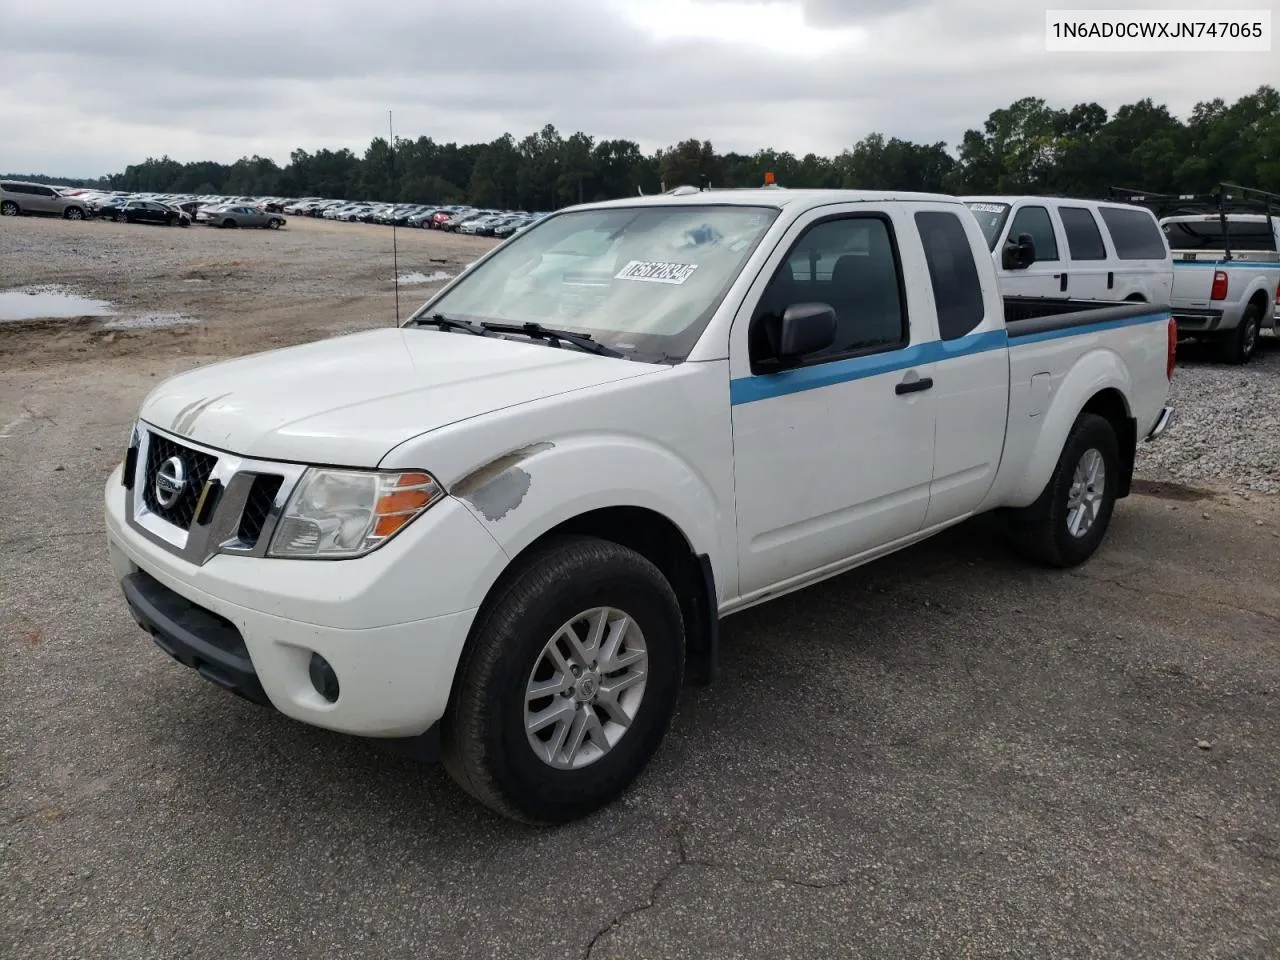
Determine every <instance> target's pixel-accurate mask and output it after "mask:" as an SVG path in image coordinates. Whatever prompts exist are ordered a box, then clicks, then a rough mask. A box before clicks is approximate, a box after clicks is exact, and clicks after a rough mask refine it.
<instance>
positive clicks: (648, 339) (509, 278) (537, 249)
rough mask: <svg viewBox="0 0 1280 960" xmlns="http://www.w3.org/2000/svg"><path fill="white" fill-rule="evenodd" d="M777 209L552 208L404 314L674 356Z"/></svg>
mask: <svg viewBox="0 0 1280 960" xmlns="http://www.w3.org/2000/svg"><path fill="white" fill-rule="evenodd" d="M777 216H778V211H777V210H776V209H772V208H768V207H746V206H737V205H734V206H727V205H726V206H713V205H707V206H684V205H680V206H675V205H669V206H655V207H614V208H611V209H604V210H582V211H577V212H572V213H563V214H558V215H556V216H552V217H549V218H548V219H546V220H543V221H541V222H540V223H538V224H537V225H536V226H531V227H529V228H528V229H527V230H524V231H522V232H520V233H516V234H514V235H513V238H512V239H511V240H510V241H508V242H507V243H506V244H505V245H503V246H502V247H501V248H500V249H499V250H498V251H497V252H496V253H494V254H493V256H491V257H490V258H489V259H487V260H485V261H484V262H483V263H481V264H478V265H477V266H476V267H475V268H474V269H472V270H471V271H469V272H467V273H464V274H463V275H462V277H461V279H460V280H459V281H458V282H457V284H456V285H455V286H454V287H453V288H452V289H450V290H448V291H447V292H445V293H444V294H443V295H442V296H440V297H439V298H438V299H436V300H434V301H432V302H430V303H428V304H427V305H425V306H424V307H423V308H422V309H421V310H419V311H418V312H417V314H415V317H417V316H421V315H434V314H437V313H440V314H444V315H445V316H447V317H450V318H451V319H455V320H467V321H474V322H493V323H517V324H523V323H539V324H542V325H543V326H547V327H555V328H559V329H562V330H569V331H572V332H574V333H585V334H588V335H590V336H591V337H592V338H593V339H595V340H597V341H599V342H600V343H602V344H604V345H605V346H608V347H611V348H612V349H614V350H617V351H619V352H621V353H622V354H624V355H625V356H627V357H629V358H631V359H635V360H641V361H647V362H679V361H681V360H683V359H684V358H685V357H686V356H688V353H689V351H690V350H692V349H693V345H694V344H695V343H697V340H698V337H699V336H701V334H702V331H703V329H704V328H705V326H706V324H707V323H708V321H709V320H710V319H711V315H712V313H714V312H715V309H716V307H718V306H719V304H720V301H721V299H723V297H724V295H725V293H726V292H727V291H728V289H729V286H730V285H731V284H732V283H733V281H734V279H735V277H737V275H738V271H739V270H740V269H741V268H742V265H743V264H744V263H745V262H746V260H747V258H748V257H750V256H751V253H752V251H753V250H754V249H755V247H756V244H758V243H759V242H760V238H761V237H762V236H764V234H765V231H767V230H768V229H769V226H770V225H771V224H772V223H773V221H774V219H776V217H777Z"/></svg>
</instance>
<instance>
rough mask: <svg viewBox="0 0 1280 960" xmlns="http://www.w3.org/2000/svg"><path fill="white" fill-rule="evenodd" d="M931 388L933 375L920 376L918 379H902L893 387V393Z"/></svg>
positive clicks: (915, 391) (917, 391)
mask: <svg viewBox="0 0 1280 960" xmlns="http://www.w3.org/2000/svg"><path fill="white" fill-rule="evenodd" d="M932 388H933V377H921V378H920V379H919V380H903V381H902V382H901V383H899V384H898V385H897V386H896V387H894V388H893V392H894V393H898V394H903V393H919V392H920V391H921V390H930V389H932Z"/></svg>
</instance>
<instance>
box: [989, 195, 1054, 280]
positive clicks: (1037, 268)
mask: <svg viewBox="0 0 1280 960" xmlns="http://www.w3.org/2000/svg"><path fill="white" fill-rule="evenodd" d="M1024 233H1025V234H1028V235H1030V237H1031V239H1032V240H1033V241H1035V245H1036V261H1035V263H1033V264H1031V266H1029V267H1027V268H1025V269H1023V270H1003V269H1002V270H1001V278H1002V280H1003V282H1004V292H1005V293H1006V294H1008V295H1010V296H1015V297H1065V296H1066V295H1067V286H1066V285H1067V280H1066V272H1067V265H1066V262H1065V261H1064V259H1063V257H1064V256H1065V253H1064V250H1063V243H1062V240H1061V238H1060V237H1059V235H1058V228H1057V226H1056V225H1055V224H1054V222H1053V217H1051V216H1050V214H1049V207H1048V206H1047V205H1046V204H1043V203H1023V204H1020V205H1019V206H1018V207H1017V209H1016V210H1015V211H1014V214H1013V216H1012V217H1010V218H1009V226H1008V227H1007V229H1006V233H1005V240H1011V241H1016V240H1017V239H1018V237H1019V236H1021V235H1022V234H1024ZM1002 247H1003V243H1002V244H1001V245H1000V246H997V247H996V255H997V256H999V255H1000V250H1001V248H1002ZM997 262H999V261H997Z"/></svg>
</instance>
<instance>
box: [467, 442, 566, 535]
mask: <svg viewBox="0 0 1280 960" xmlns="http://www.w3.org/2000/svg"><path fill="white" fill-rule="evenodd" d="M554 446H555V444H554V443H550V442H546V441H544V442H542V443H531V444H529V445H528V446H527V447H521V448H519V449H518V450H512V451H511V452H510V453H506V454H503V455H502V456H500V457H498V458H496V459H494V460H490V461H489V462H488V463H486V464H485V465H484V466H482V467H479V468H477V469H475V470H473V471H471V473H469V474H467V475H466V476H465V477H463V478H462V479H461V480H459V481H458V482H457V483H455V484H454V485H453V489H452V490H451V491H450V493H452V494H453V495H454V496H455V497H458V498H459V499H460V500H465V501H466V502H467V503H469V504H471V506H473V507H475V508H476V509H477V510H479V511H480V513H481V515H482V516H483V517H484V518H485V519H486V520H488V521H489V522H490V523H495V522H497V521H498V520H501V519H502V518H503V517H505V516H506V515H507V514H508V513H510V512H511V511H512V510H514V509H515V508H516V507H518V506H520V504H521V503H523V502H524V498H525V496H526V495H527V494H528V493H529V488H530V486H532V484H533V478H532V477H531V476H530V475H529V472H528V471H527V470H523V469H521V468H520V464H521V463H523V462H524V461H525V460H527V459H529V457H531V456H533V455H534V454H535V453H541V452H542V451H544V450H550V449H552V448H553V447H554Z"/></svg>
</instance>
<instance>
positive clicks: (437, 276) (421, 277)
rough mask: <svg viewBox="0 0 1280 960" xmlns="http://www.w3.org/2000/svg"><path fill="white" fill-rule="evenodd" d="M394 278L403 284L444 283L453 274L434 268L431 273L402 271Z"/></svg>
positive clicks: (451, 277)
mask: <svg viewBox="0 0 1280 960" xmlns="http://www.w3.org/2000/svg"><path fill="white" fill-rule="evenodd" d="M396 279H397V280H398V281H399V282H400V283H403V284H416V283H444V282H445V281H446V280H452V279H453V274H451V273H445V272H444V271H442V270H436V271H435V272H433V273H403V274H401V275H400V276H398V277H397V278H396Z"/></svg>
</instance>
